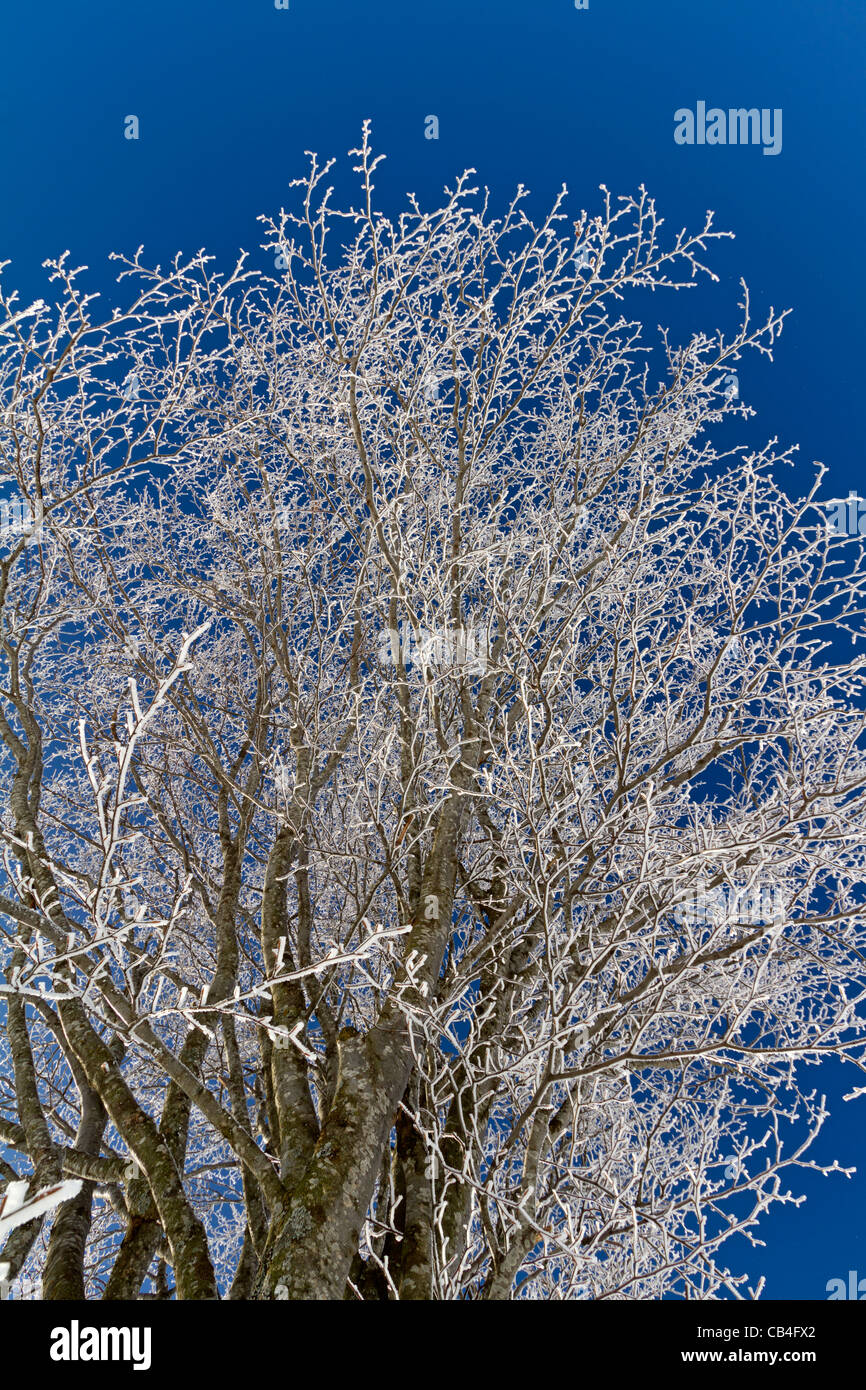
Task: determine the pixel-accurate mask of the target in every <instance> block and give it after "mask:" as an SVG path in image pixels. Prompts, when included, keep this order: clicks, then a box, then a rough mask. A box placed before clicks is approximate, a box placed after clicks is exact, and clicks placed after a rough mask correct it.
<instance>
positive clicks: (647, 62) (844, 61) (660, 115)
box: [0, 0, 866, 1299]
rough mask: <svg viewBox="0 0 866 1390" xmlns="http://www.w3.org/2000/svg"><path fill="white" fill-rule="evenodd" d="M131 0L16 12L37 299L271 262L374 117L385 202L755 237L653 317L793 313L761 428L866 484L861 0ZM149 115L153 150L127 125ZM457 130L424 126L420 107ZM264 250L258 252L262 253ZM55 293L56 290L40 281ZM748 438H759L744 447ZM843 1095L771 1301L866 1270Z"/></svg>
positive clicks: (827, 1077)
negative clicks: (570, 211) (701, 116)
mask: <svg viewBox="0 0 866 1390" xmlns="http://www.w3.org/2000/svg"><path fill="white" fill-rule="evenodd" d="M289 5H290V7H289V9H287V10H277V9H276V8H275V6H274V0H144V3H139V4H132V3H125V4H118V3H117V0H84V2H83V3H79V4H75V5H72V4H69V3H61V0H40V3H32V2H31V3H30V4H27V5H24V4H22V5H16V6H11V5H9V6H5V7H4V9H3V13H2V15H0V53H2V55H3V79H2V82H0V188H2V191H3V197H2V204H0V259H4V260H5V259H11V260H12V262H13V264H12V266H11V267H10V268H9V269H8V270H7V272H6V274H7V277H8V279H9V281H10V282H11V283H13V284H15V285H17V286H18V287H19V288H20V290H21V294H22V297H23V299H24V300H25V302H26V301H27V300H29V299H32V298H35V297H37V296H38V295H40V294H43V293H44V291H45V285H44V280H43V272H42V271H41V270H40V268H39V267H40V262H41V261H42V260H43V259H44V258H45V257H46V256H50V255H56V254H57V253H58V252H61V251H63V250H65V249H67V248H68V249H69V251H70V253H71V256H72V259H73V262H74V263H75V264H86V265H88V266H90V267H91V268H92V271H93V276H92V283H93V285H94V286H95V287H96V288H100V287H102V288H104V289H108V287H109V286H110V284H111V279H112V276H113V274H114V273H115V272H113V271H110V270H109V268H108V267H107V264H106V261H107V256H108V253H109V252H110V251H112V250H116V251H134V250H135V248H136V247H137V246H138V245H139V244H140V243H144V247H145V256H146V258H147V259H150V260H152V261H154V262H156V261H158V260H161V261H162V262H163V263H164V262H165V260H166V259H167V258H168V257H169V256H170V255H172V254H173V253H174V252H175V251H177V250H183V251H186V252H190V251H193V250H195V249H197V248H198V247H201V246H205V247H207V248H208V249H210V250H212V251H214V252H215V253H217V255H218V256H220V257H223V258H225V259H226V260H227V259H228V258H229V257H230V256H233V255H234V254H235V252H236V251H237V248H238V247H240V246H243V247H244V248H245V249H246V250H248V251H250V252H254V251H256V249H257V245H258V240H259V228H258V226H257V224H256V221H255V218H256V215H257V214H258V213H260V212H271V211H276V210H277V209H278V208H279V206H280V205H281V204H285V203H286V202H287V200H288V198H289V196H290V195H289V191H288V188H287V184H288V181H289V179H291V178H292V177H295V176H297V175H299V174H302V173H303V172H304V170H305V167H306V161H305V157H304V151H305V150H307V149H312V150H316V151H318V153H319V154H321V155H332V154H333V155H337V156H343V155H344V154H345V152H346V150H347V149H349V148H350V147H351V146H352V145H354V144H356V143H357V138H358V134H359V131H360V126H361V121H362V120H363V119H364V118H365V117H369V118H371V119H372V122H373V138H374V143H375V145H376V147H377V148H378V149H379V150H381V151H383V152H384V153H386V154H387V156H388V159H387V162H386V164H385V165H384V166H383V167H382V169H381V171H380V177H379V180H378V189H379V194H380V197H381V200H382V202H383V205H384V206H385V207H386V208H387V210H388V211H389V212H391V211H397V210H399V207H400V206H401V203H402V198H403V195H404V194H405V192H406V191H407V190H412V191H414V192H416V193H417V194H418V195H419V197H420V198H421V199H422V201H428V200H433V199H436V198H438V196H439V193H440V192H441V188H442V185H443V184H444V183H445V182H446V181H450V179H451V177H452V176H453V175H454V174H455V173H457V172H459V171H460V170H462V169H463V168H465V167H467V166H473V167H474V168H475V169H476V170H477V171H478V177H479V180H480V181H481V182H483V183H486V184H487V185H489V186H490V188H491V189H492V190H493V191H494V192H495V194H496V195H497V196H498V197H505V196H506V195H507V194H508V193H510V192H511V191H512V189H513V188H514V186H515V185H516V184H517V183H518V182H522V183H524V184H525V185H527V186H528V187H529V188H530V189H531V190H532V191H533V194H534V195H537V197H538V200H539V205H540V204H541V203H547V202H548V201H549V200H550V198H551V196H552V195H553V193H554V192H555V191H556V190H557V189H558V188H559V186H560V185H561V184H562V183H563V182H565V183H566V184H567V185H568V187H569V189H570V190H571V193H572V195H573V198H574V203H575V206H576V208H577V209H579V208H581V207H585V208H587V209H588V210H592V211H594V210H595V209H596V206H597V204H596V200H597V198H598V193H597V189H598V185H599V184H600V183H605V184H606V185H607V186H608V187H609V188H610V190H611V192H612V193H614V194H616V193H625V192H632V191H634V190H635V189H636V188H637V186H638V185H639V184H640V183H641V182H643V183H645V184H646V186H647V188H648V190H649V192H650V193H651V194H652V195H653V196H654V197H655V198H656V200H657V203H658V206H659V209H660V211H661V213H662V215H663V216H664V217H665V218H666V222H667V227H668V230H669V231H671V232H675V231H676V230H678V229H679V228H680V227H682V226H683V225H688V226H690V227H694V226H695V225H696V224H697V223H698V222H699V221H700V220H701V219H702V217H703V213H704V211H705V209H707V208H712V209H713V210H714V211H715V213H716V214H717V225H719V226H721V227H726V228H730V229H731V230H733V231H735V232H736V233H737V239H736V241H734V242H730V243H727V242H723V243H720V244H719V245H718V246H717V247H716V249H715V250H714V251H713V253H712V264H713V265H714V268H716V269H717V270H718V272H719V274H720V275H721V282H720V284H719V285H714V286H708V287H707V288H706V289H701V290H700V291H698V292H694V293H690V294H688V295H682V294H681V295H679V296H676V297H675V296H667V297H663V296H656V297H655V298H654V299H653V301H651V305H650V307H651V309H652V316H651V317H650V325H651V326H652V325H654V324H655V323H656V322H658V323H661V324H666V325H671V326H673V327H674V328H675V329H680V330H681V331H682V332H685V331H687V330H688V329H689V328H693V327H694V328H696V327H702V328H706V329H712V328H714V327H716V326H719V327H723V328H725V329H726V330H729V329H730V328H731V326H732V324H733V322H734V319H735V315H736V301H737V297H738V279H739V277H740V276H741V275H742V276H743V277H744V278H745V279H746V281H747V282H748V284H749V287H750V290H751V292H752V296H753V309H754V314H755V318H756V319H760V318H761V316H762V312H765V311H766V309H767V308H768V307H769V306H770V305H773V306H774V307H776V308H777V309H778V308H782V307H788V306H791V307H792V308H793V310H794V313H793V314H792V315H791V317H790V318H789V319H788V320H787V322H786V326H785V331H784V333H783V335H782V338H781V340H780V342H779V344H778V347H777V351H776V361H775V363H774V364H769V363H768V362H767V361H766V359H764V358H763V357H759V356H757V355H753V356H750V357H749V358H747V359H745V360H744V361H743V362H742V363H741V364H740V365H739V367H738V374H739V383H740V397H741V399H742V400H743V401H744V402H746V403H748V404H750V405H753V406H754V407H755V409H756V410H757V412H758V415H757V418H756V419H755V420H753V421H752V422H751V423H750V424H749V425H748V426H744V437H752V438H754V440H755V441H761V442H763V440H764V439H766V438H767V437H772V436H774V435H776V436H778V439H779V442H780V444H781V445H787V444H791V443H795V442H796V443H799V444H800V449H801V452H800V459H801V460H802V462H803V464H804V465H808V464H810V463H811V461H812V460H813V459H821V460H822V461H823V462H824V463H826V464H827V466H828V468H829V469H830V474H829V478H828V481H827V484H826V486H825V488H824V495H825V496H828V497H829V496H841V495H844V494H846V493H847V492H848V490H849V489H851V488H853V489H854V490H855V491H859V492H861V493H866V480H864V477H863V474H864V465H863V442H862V432H861V429H860V415H861V410H862V399H863V388H862V378H863V373H864V353H863V346H862V344H863V321H864V288H863V279H864V277H863V265H862V262H863V244H864V243H863V234H862V229H863V224H864V212H866V208H864V201H866V192H864V178H863V158H862V147H863V140H864V132H866V100H864V83H863V71H864V52H866V45H864V31H866V5H864V4H863V0H724V3H715V4H707V3H704V4H698V3H696V2H695V0H652V3H650V0H589V8H588V9H585V10H577V9H576V8H575V5H574V0H522V3H519V2H518V0H436V3H433V2H432V0H411V2H410V0H364V3H363V4H361V3H348V0H289ZM699 101H703V102H705V103H706V106H707V107H708V108H709V107H720V108H723V109H728V108H731V107H758V108H766V109H768V110H775V109H777V108H778V109H781V110H782V112H783V124H782V148H781V152H780V153H779V154H778V155H765V154H764V153H763V150H762V148H761V147H760V146H745V147H741V146H729V145H716V146H710V145H707V144H704V145H698V144H695V145H691V146H687V145H678V144H677V143H676V142H675V140H674V125H675V123H674V112H675V111H676V110H677V109H678V108H684V107H689V108H691V109H695V108H696V106H697V103H698V102H699ZM129 115H135V116H137V117H138V120H139V137H140V138H139V139H138V140H127V139H125V138H124V120H125V117H127V116H129ZM429 115H436V116H437V117H438V119H439V139H438V140H428V139H425V118H426V117H427V116H429ZM257 254H261V253H257ZM45 297H46V298H48V297H49V296H48V295H47V294H45ZM746 431H750V432H751V434H747V433H746ZM807 1076H808V1077H809V1079H810V1085H812V1086H814V1087H816V1088H817V1089H818V1090H820V1091H826V1092H827V1095H828V1099H829V1100H830V1101H831V1104H832V1108H833V1112H834V1113H833V1118H832V1120H831V1121H830V1122H829V1123H828V1125H827V1127H826V1129H825V1131H824V1137H822V1139H821V1140H820V1141H819V1144H818V1146H817V1147H816V1150H815V1156H816V1157H820V1158H821V1159H822V1160H825V1161H826V1160H832V1159H833V1158H834V1157H836V1158H838V1159H839V1161H840V1162H841V1163H845V1164H856V1165H857V1166H858V1167H859V1168H860V1170H861V1171H860V1173H858V1175H857V1177H856V1178H854V1179H853V1180H850V1181H846V1180H845V1179H843V1178H839V1177H833V1178H828V1179H819V1178H816V1177H813V1175H811V1174H808V1173H807V1174H804V1175H803V1176H802V1177H799V1176H798V1175H797V1174H796V1173H793V1174H792V1175H791V1179H790V1183H789V1185H790V1186H791V1187H792V1190H794V1191H795V1192H806V1193H808V1201H807V1203H806V1204H805V1205H804V1206H801V1207H800V1208H799V1209H798V1210H795V1209H794V1208H793V1207H786V1208H778V1209H776V1210H775V1211H774V1212H773V1213H772V1214H771V1215H770V1216H769V1217H768V1218H766V1219H765V1224H764V1228H763V1235H764V1238H765V1240H766V1242H767V1248H766V1250H764V1251H760V1250H759V1251H757V1252H753V1251H751V1250H750V1249H749V1248H748V1247H746V1246H745V1245H743V1246H742V1248H741V1249H738V1248H737V1247H736V1246H734V1245H731V1246H730V1247H729V1254H728V1262H729V1263H730V1264H731V1265H732V1267H734V1268H741V1269H747V1270H750V1271H753V1272H755V1273H756V1274H757V1273H758V1272H764V1273H766V1275H767V1290H766V1293H767V1296H769V1297H776V1298H808V1299H814V1298H817V1299H822V1298H825V1297H826V1292H825V1288H826V1284H827V1281H828V1280H829V1279H831V1278H836V1277H842V1278H845V1277H847V1272H848V1270H849V1269H857V1270H858V1271H859V1275H860V1277H866V1241H864V1238H863V1235H862V1229H863V1217H864V1208H866V1142H864V1135H866V1102H864V1101H861V1102H860V1103H859V1105H857V1106H855V1105H847V1106H844V1107H843V1106H842V1105H841V1101H840V1099H839V1098H840V1096H841V1094H842V1092H843V1091H845V1090H850V1089H852V1088H853V1086H854V1085H855V1084H856V1081H857V1078H856V1077H855V1074H854V1073H853V1071H850V1070H846V1072H845V1075H844V1076H843V1077H840V1076H839V1074H838V1069H835V1070H834V1069H828V1070H825V1071H824V1072H821V1073H819V1072H818V1071H817V1070H814V1069H813V1070H811V1071H810V1072H809V1073H807Z"/></svg>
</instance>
